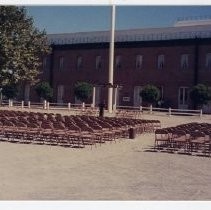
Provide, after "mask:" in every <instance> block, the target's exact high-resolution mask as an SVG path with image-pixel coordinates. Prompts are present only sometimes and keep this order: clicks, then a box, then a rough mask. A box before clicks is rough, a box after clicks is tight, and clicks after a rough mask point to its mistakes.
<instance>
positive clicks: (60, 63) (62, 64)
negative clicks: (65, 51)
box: [59, 57, 64, 70]
mask: <svg viewBox="0 0 211 210" xmlns="http://www.w3.org/2000/svg"><path fill="white" fill-rule="evenodd" d="M63 69H64V57H60V58H59V70H63Z"/></svg>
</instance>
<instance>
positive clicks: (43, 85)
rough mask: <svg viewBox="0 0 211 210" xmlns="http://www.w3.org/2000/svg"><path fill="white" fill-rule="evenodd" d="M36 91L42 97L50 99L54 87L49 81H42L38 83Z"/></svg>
mask: <svg viewBox="0 0 211 210" xmlns="http://www.w3.org/2000/svg"><path fill="white" fill-rule="evenodd" d="M35 91H36V92H37V95H38V96H39V97H40V98H43V99H45V100H50V99H51V98H52V97H53V89H52V88H51V86H50V85H49V83H48V82H40V83H38V84H37V85H36V88H35Z"/></svg>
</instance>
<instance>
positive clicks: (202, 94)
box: [190, 84, 211, 107]
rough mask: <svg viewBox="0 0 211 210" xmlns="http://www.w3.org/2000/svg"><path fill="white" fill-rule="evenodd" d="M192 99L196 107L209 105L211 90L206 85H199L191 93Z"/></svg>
mask: <svg viewBox="0 0 211 210" xmlns="http://www.w3.org/2000/svg"><path fill="white" fill-rule="evenodd" d="M190 98H191V100H192V101H193V103H194V105H195V106H196V107H197V106H202V105H204V104H207V103H208V101H209V100H211V88H209V87H207V86H206V85H204V84H198V85H196V86H194V87H193V88H192V90H191V91H190Z"/></svg>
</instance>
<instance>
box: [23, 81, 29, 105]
mask: <svg viewBox="0 0 211 210" xmlns="http://www.w3.org/2000/svg"><path fill="white" fill-rule="evenodd" d="M29 99H30V85H29V84H26V85H25V89H24V101H29Z"/></svg>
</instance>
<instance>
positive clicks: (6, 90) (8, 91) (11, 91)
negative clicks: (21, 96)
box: [2, 84, 18, 99]
mask: <svg viewBox="0 0 211 210" xmlns="http://www.w3.org/2000/svg"><path fill="white" fill-rule="evenodd" d="M2 94H3V95H4V96H6V97H7V98H8V99H14V98H15V97H16V96H17V95H18V88H17V86H16V85H15V84H13V85H12V84H7V85H4V86H3V87H2Z"/></svg>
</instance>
